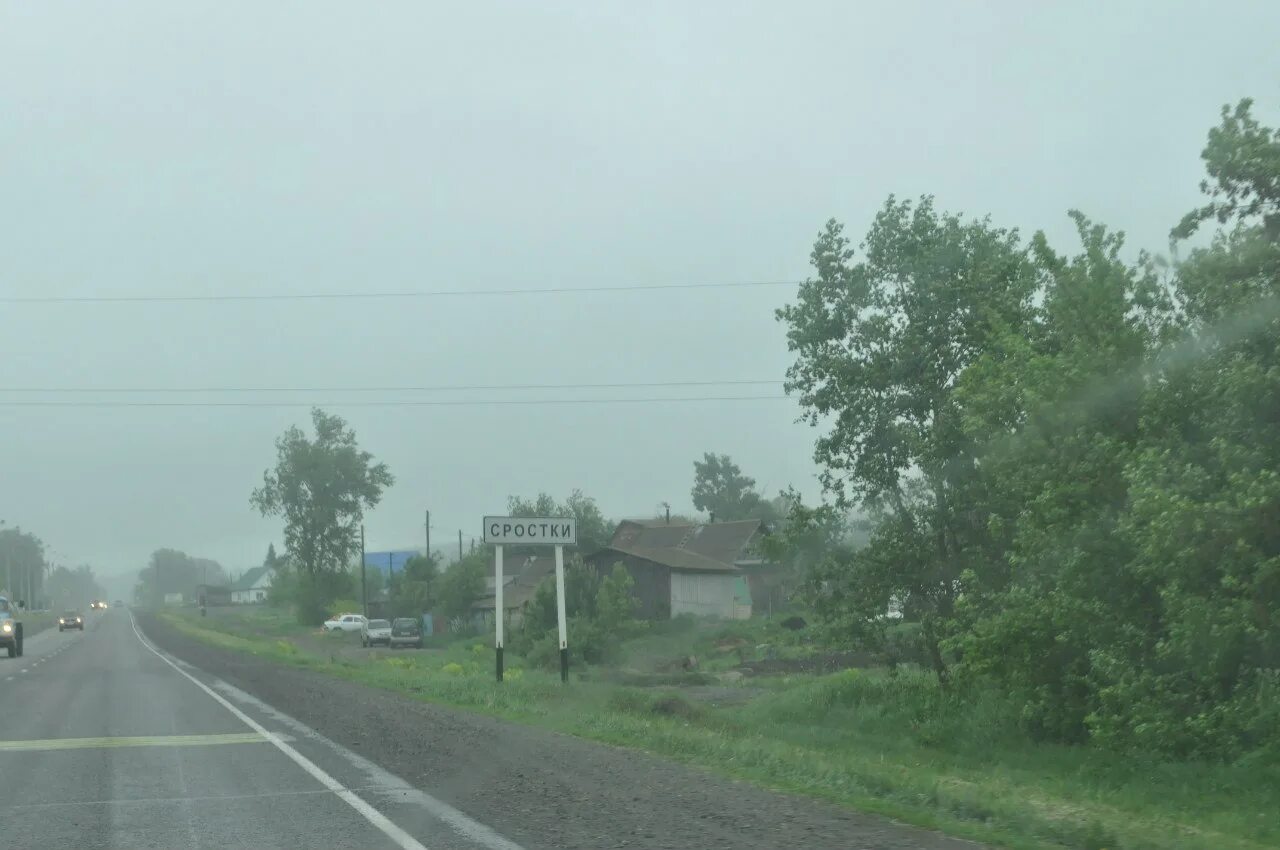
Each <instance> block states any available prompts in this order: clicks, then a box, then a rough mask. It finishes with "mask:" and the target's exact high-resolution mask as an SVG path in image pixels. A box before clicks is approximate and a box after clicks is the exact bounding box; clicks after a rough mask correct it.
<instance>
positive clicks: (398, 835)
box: [129, 611, 514, 850]
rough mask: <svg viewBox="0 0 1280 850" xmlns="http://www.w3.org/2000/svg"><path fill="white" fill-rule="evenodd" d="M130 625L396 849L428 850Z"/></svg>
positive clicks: (163, 657)
mask: <svg viewBox="0 0 1280 850" xmlns="http://www.w3.org/2000/svg"><path fill="white" fill-rule="evenodd" d="M129 623H130V625H132V626H133V633H134V634H135V635H136V636H137V638H138V640H139V641H140V642H141V643H142V645H143V646H145V647H146V648H147V649H148V650H149V651H150V652H151V653H153V654H154V655H155V656H156V657H157V658H159V659H160V660H161V661H163V662H164V663H165V664H168V665H169V666H170V667H172V668H173V669H174V670H177V671H178V672H179V673H181V674H182V675H183V676H185V677H186V678H187V679H188V680H189V681H190V682H191V683H192V684H193V685H195V686H196V687H197V688H199V689H200V690H202V691H204V692H205V693H206V694H208V695H209V696H210V697H211V698H212V699H213V700H214V701H215V702H217V703H218V704H219V705H221V706H222V707H223V708H225V709H226V710H227V711H229V712H231V713H232V714H234V715H235V716H236V718H237V719H239V720H240V722H242V723H244V724H245V725H246V726H248V727H249V728H250V729H252V730H253V731H255V732H257V733H258V734H259V735H261V736H262V737H264V738H266V739H267V741H269V742H270V743H271V744H272V745H274V746H275V748H276V749H278V750H279V751H280V752H282V753H284V754H285V755H286V756H288V757H289V758H290V759H291V760H292V761H293V762H294V764H296V765H298V767H300V768H302V769H303V770H304V771H306V772H307V773H308V774H310V775H311V777H312V778H313V779H315V780H316V781H317V782H319V783H320V784H321V785H323V786H324V787H325V788H327V789H329V790H330V791H332V792H333V793H334V795H335V796H337V797H340V798H341V799H342V800H343V801H344V802H345V803H346V804H347V805H349V806H351V808H353V809H355V810H356V811H357V812H359V813H360V814H361V815H362V816H363V817H364V819H365V820H367V821H369V823H371V824H373V825H374V826H375V827H377V828H378V829H379V830H381V831H382V833H383V834H384V835H386V836H387V837H388V838H390V839H391V840H392V841H393V842H395V843H396V845H397V846H399V847H400V848H402V850H427V848H426V846H424V845H423V844H421V843H420V842H419V841H418V839H416V838H414V837H413V836H412V835H410V834H409V833H407V832H405V831H404V830H403V829H401V828H400V827H399V826H397V825H396V823H395V822H394V821H392V820H391V819H390V818H388V817H387V816H386V815H384V814H383V813H382V812H380V811H378V810H377V809H375V808H374V807H373V806H371V805H369V803H367V802H365V800H364V798H362V797H360V796H359V795H358V794H356V793H355V792H354V791H352V790H350V789H349V788H347V787H345V786H344V785H343V784H342V783H341V782H339V781H338V780H336V779H334V778H333V777H332V776H330V775H329V774H328V773H326V772H325V771H324V770H323V769H322V768H321V767H320V766H319V765H317V764H316V763H315V762H313V761H312V760H311V759H309V758H307V757H306V756H304V755H303V754H302V753H300V752H298V751H297V750H295V749H294V748H293V747H291V746H289V745H288V744H286V743H285V742H284V741H282V740H281V739H280V736H278V735H276V734H275V733H274V732H272V731H271V730H269V729H267V728H266V727H265V726H263V725H262V724H261V723H259V722H258V721H256V720H254V719H253V718H252V717H250V716H249V715H247V714H245V713H244V712H243V711H241V710H240V709H239V708H236V707H235V706H234V705H232V704H231V703H230V702H229V701H228V700H227V698H226V697H224V696H222V695H221V694H219V693H217V692H215V691H214V690H213V689H212V688H210V687H209V686H208V685H206V684H205V683H204V682H202V681H200V680H199V679H197V678H196V677H195V676H192V675H191V674H190V673H188V672H187V671H186V670H183V669H182V668H181V667H179V666H178V665H177V664H175V663H174V662H173V661H171V660H170V659H169V657H168V656H166V655H165V654H164V653H162V652H160V650H158V649H156V648H155V647H154V646H152V645H151V644H150V643H149V642H148V641H147V639H146V638H145V637H143V636H142V632H140V631H138V622H137V620H135V619H134V617H133V612H132V611H130V612H129ZM442 805H443V804H442ZM458 814H460V815H461V814H462V813H461V812H459V813H458ZM463 817H466V816H465V815H463ZM513 846H514V845H513Z"/></svg>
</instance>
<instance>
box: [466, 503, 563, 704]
mask: <svg viewBox="0 0 1280 850" xmlns="http://www.w3.org/2000/svg"><path fill="white" fill-rule="evenodd" d="M484 542H485V543H490V544H492V545H493V620H494V642H493V646H494V652H495V653H496V656H497V673H498V681H499V682H501V681H502V626H503V622H502V621H503V619H504V616H505V614H506V611H505V609H504V608H503V600H502V595H503V594H502V589H503V587H502V586H503V584H504V578H503V575H502V549H503V546H508V545H516V546H554V547H555V550H556V619H557V621H558V626H559V629H560V681H562V682H568V681H569V634H568V628H567V624H566V621H565V611H564V547H565V546H574V545H576V544H577V542H578V523H577V521H576V520H575V519H574V518H573V517H509V516H487V517H485V518H484Z"/></svg>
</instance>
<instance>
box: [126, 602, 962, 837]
mask: <svg viewBox="0 0 1280 850" xmlns="http://www.w3.org/2000/svg"><path fill="white" fill-rule="evenodd" d="M138 622H139V625H140V626H141V627H142V628H143V630H144V631H145V632H146V634H147V637H148V638H150V639H151V640H152V641H153V642H154V643H155V644H156V645H157V646H159V647H160V648H162V649H164V650H165V651H166V652H169V653H171V654H173V655H175V656H177V657H178V658H181V659H182V660H184V661H186V662H188V663H190V664H193V665H195V666H196V667H199V668H201V669H203V670H205V671H207V672H208V673H211V674H213V675H215V676H218V677H220V678H222V679H224V680H226V681H227V682H229V683H231V684H233V685H235V686H236V687H238V688H241V689H242V690H245V691H247V692H249V693H251V694H253V695H254V696H256V697H258V698H259V699H261V700H263V701H265V702H267V703H269V704H271V705H273V706H275V707H276V708H277V709H279V710H281V711H283V712H285V713H287V714H290V715H292V716H293V717H295V718H297V719H298V720H300V721H302V722H303V723H305V724H307V725H308V726H310V727H311V728H312V729H314V730H316V731H317V732H319V733H320V734H322V735H324V736H326V737H328V738H330V739H331V740H333V741H335V742H337V743H339V744H342V745H343V746H346V747H348V748H350V749H352V750H354V751H356V752H359V753H360V754H362V755H363V756H365V757H366V758H368V759H370V760H372V761H374V762H375V763H377V764H378V765H380V766H381V767H383V768H385V769H386V770H389V771H391V772H392V773H395V774H397V775H398V776H400V777H402V778H403V779H405V780H406V781H408V782H410V783H413V784H415V785H417V786H418V787H419V788H421V789H423V790H424V791H427V792H428V793H430V794H432V795H434V796H436V797H438V798H440V799H442V800H445V801H446V802H448V803H450V804H451V805H453V806H455V807H457V808H458V809H461V810H462V811H464V812H466V813H467V814H468V815H470V816H471V817H473V818H475V819H477V820H479V821H481V822H483V823H486V824H489V825H490V826H492V827H493V828H495V829H497V830H499V831H500V832H502V833H503V834H505V835H507V836H509V837H511V838H512V839H513V840H516V841H518V842H520V843H521V844H522V845H523V846H524V847H526V848H528V850H535V848H581V850H597V848H599V850H603V848H621V847H627V848H655V850H656V848H730V847H732V848H736V850H755V849H756V848H759V850H763V848H790V847H796V848H805V850H811V849H812V848H863V850H907V848H912V850H962V848H963V850H974V848H976V847H978V846H979V845H976V844H973V843H971V842H968V841H964V840H961V839H956V838H950V837H947V836H944V835H941V834H938V833H934V832H928V831H925V830H921V829H917V828H914V827H908V826H903V825H900V824H897V823H894V822H892V821H889V820H886V819H884V818H881V817H878V816H875V815H867V814H862V813H859V812H854V811H850V810H847V809H843V808H840V807H837V806H834V805H829V804H825V803H822V802H820V801H816V800H810V799H807V798H802V797H794V796H790V795H786V794H779V793H774V792H771V791H767V790H764V789H761V788H757V787H754V786H752V785H748V784H745V783H740V782H734V781H732V780H728V779H724V778H722V777H719V776H716V775H713V774H711V773H708V772H704V771H700V770H698V769H696V768H692V767H688V766H685V765H680V764H675V763H672V762H669V761H666V760H664V759H661V758H657V757H655V756H650V755H647V754H645V753H642V752H637V751H633V750H624V749H620V748H616V747H611V746H608V745H605V744H598V743H595V742H591V741H585V740H581V739H578V738H573V737H570V736H566V735H561V734H558V733H555V732H551V731H548V730H545V729H538V728H535V727H530V726H522V725H519V724H515V723H509V722H506V721H502V720H498V719H495V718H490V717H485V716H482V715H476V714H470V713H467V712H464V711H459V710H456V709H451V708H446V707H443V706H437V705H432V704H430V703H426V702H423V701H421V700H416V699H412V698H410V697H406V696H403V695H400V694H396V693H392V692H390V691H384V690H379V689H376V688H370V687H367V686H365V685H361V684H358V683H355V682H349V681H345V680H342V679H337V678H333V677H330V676H326V675H324V674H323V673H319V672H316V671H313V670H306V669H301V668H294V667H288V666H285V665H279V664H275V663H273V662H271V661H267V660H264V659H261V658H258V657H254V656H251V655H247V654H243V653H238V652H234V651H231V650H226V649H221V648H218V647H213V646H209V645H207V644H204V643H201V642H200V641H198V640H196V639H194V638H191V637H189V636H187V635H184V634H182V633H180V632H178V631H176V630H175V629H173V628H172V627H170V626H168V625H166V624H164V623H163V622H161V621H159V620H157V619H155V618H154V617H151V616H149V615H145V614H140V615H139V616H138ZM356 718H358V720H357V719H356Z"/></svg>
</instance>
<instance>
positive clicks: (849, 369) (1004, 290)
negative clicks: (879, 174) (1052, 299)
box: [778, 197, 1035, 681]
mask: <svg viewBox="0 0 1280 850" xmlns="http://www.w3.org/2000/svg"><path fill="white" fill-rule="evenodd" d="M862 252H863V259H862V260H861V261H859V262H855V261H854V256H855V251H854V248H853V246H852V244H851V242H850V240H849V239H848V238H847V237H846V236H845V235H844V231H843V227H842V226H841V225H839V224H837V223H836V222H835V221H831V222H828V224H827V226H826V228H825V229H824V230H823V232H822V233H821V234H820V235H819V238H818V241H817V243H816V244H815V246H814V249H813V253H812V256H811V260H812V263H813V266H814V268H815V270H816V271H817V276H816V277H815V278H814V279H811V280H809V281H807V282H806V283H805V284H803V285H802V286H801V287H800V291H799V294H798V298H797V301H796V302H795V303H794V304H791V305H788V306H786V307H784V308H783V309H781V310H779V311H778V317H779V318H780V319H781V320H782V321H783V322H784V323H785V324H786V325H787V342H788V347H789V348H790V350H791V351H792V352H793V353H794V354H795V355H796V361H795V363H794V364H793V365H792V366H791V368H790V369H789V370H788V372H787V376H788V381H787V388H788V391H789V392H794V393H797V394H798V396H799V399H800V402H801V404H802V406H803V407H804V408H805V410H806V416H807V419H808V421H809V422H810V424H811V425H813V426H815V427H819V426H821V427H824V428H825V429H826V431H825V433H824V434H822V435H821V436H820V437H819V438H818V441H817V448H816V452H815V458H816V460H817V461H818V462H819V463H820V464H821V466H822V468H823V471H822V476H821V477H822V481H823V484H824V486H825V488H826V489H827V491H828V492H829V493H830V494H831V495H832V496H833V497H834V499H835V500H836V503H837V504H838V505H840V506H841V507H847V506H851V505H853V504H860V505H861V506H863V507H864V508H865V509H866V510H868V511H869V512H871V513H872V514H873V515H874V516H875V517H876V518H877V519H878V523H877V526H876V530H875V532H874V534H873V536H872V539H871V542H870V545H869V546H867V547H865V548H864V549H862V550H860V551H858V552H850V553H847V554H846V556H845V557H843V558H841V559H840V561H839V562H837V563H831V564H828V568H829V572H828V574H827V575H826V577H825V578H824V580H823V582H822V584H821V587H822V588H823V590H824V592H826V593H829V594H834V595H838V596H840V597H841V598H844V599H848V600H850V602H851V604H852V605H854V606H855V607H856V608H857V611H856V612H855V613H854V615H853V620H854V621H856V622H858V623H866V622H869V621H872V620H873V619H874V618H875V617H878V616H880V615H881V614H883V612H884V611H885V609H886V608H887V606H888V605H889V603H890V601H891V600H894V601H897V602H898V603H900V604H901V605H902V606H903V608H904V609H905V610H906V611H907V612H908V614H909V615H910V616H912V617H914V618H917V619H918V620H919V621H920V623H921V626H922V629H921V631H922V634H923V636H924V641H925V648H926V650H927V652H928V654H929V657H930V659H931V663H932V665H933V668H934V670H935V672H936V673H937V674H938V676H939V678H940V679H942V680H943V681H945V680H946V678H947V675H948V665H947V662H946V660H945V658H944V654H943V641H944V640H945V639H946V638H947V637H949V636H950V635H951V634H952V633H953V631H954V628H955V625H954V621H955V616H956V612H955V605H956V600H957V598H958V595H959V593H960V592H961V590H962V577H963V576H964V575H965V574H966V573H967V572H968V571H979V570H981V569H982V568H983V567H984V566H985V564H984V563H983V562H982V561H981V560H980V559H979V558H977V557H975V556H976V555H977V554H978V553H980V552H982V551H983V550H984V548H985V543H986V541H985V538H986V536H987V534H988V531H987V528H986V525H985V523H984V522H983V521H982V517H981V513H980V510H975V508H976V503H979V502H981V500H982V498H983V492H982V480H981V479H982V476H981V474H980V470H979V467H978V463H977V447H976V446H975V445H974V444H973V440H972V437H971V436H970V435H969V434H968V433H967V432H966V430H965V428H964V410H963V409H962V408H961V406H960V404H959V397H958V395H957V386H958V384H957V382H958V381H959V378H960V376H961V374H962V373H963V372H964V370H965V369H966V368H968V367H969V366H971V365H972V364H973V363H974V362H976V360H977V359H978V357H979V356H980V355H981V353H982V352H984V351H986V350H988V349H989V348H990V347H991V346H992V344H993V342H994V341H995V340H998V339H1001V338H1003V337H1004V336H1006V335H1007V334H1009V333H1011V332H1013V333H1017V332H1019V331H1021V330H1022V329H1023V328H1025V327H1026V325H1027V324H1028V321H1029V312H1030V307H1031V297H1032V294H1033V292H1034V290H1035V269H1034V267H1033V265H1032V264H1031V262H1030V261H1029V260H1028V258H1027V255H1026V251H1025V249H1024V248H1023V247H1022V246H1021V244H1020V243H1019V239H1018V235H1017V233H1016V232H1013V231H1008V230H1002V229H999V228H995V227H993V226H991V224H990V223H989V222H987V221H966V220H964V219H962V218H961V217H960V216H957V215H950V214H944V213H939V212H938V211H936V210H935V209H934V206H933V202H932V200H931V199H930V198H927V197H926V198H922V199H921V200H920V201H919V203H916V204H912V203H911V202H907V201H898V200H896V199H893V198H890V199H889V201H888V202H887V203H886V204H885V205H884V207H883V208H882V209H881V210H880V212H879V214H877V216H876V218H875V221H874V223H873V224H872V227H871V230H870V232H869V233H868V234H867V236H866V239H865V240H864V242H863V243H862ZM877 612H879V613H877ZM851 625H852V624H851ZM858 631H861V630H858ZM853 633H854V632H853V631H851V635H852V634H853Z"/></svg>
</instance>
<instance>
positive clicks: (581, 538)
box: [507, 490, 612, 555]
mask: <svg viewBox="0 0 1280 850" xmlns="http://www.w3.org/2000/svg"><path fill="white" fill-rule="evenodd" d="M507 513H509V514H510V515H511V516H518V517H537V516H552V517H570V516H571V517H573V518H574V519H575V520H577V526H578V545H577V547H576V551H578V552H580V553H582V554H584V555H590V554H591V553H593V552H596V551H597V550H599V549H600V548H602V547H603V546H604V545H605V544H607V543H608V542H609V536H610V535H611V534H612V526H611V523H609V522H608V521H607V520H606V519H605V518H604V514H602V513H600V508H599V506H597V505H596V500H595V499H593V498H591V497H590V496H587V495H585V494H584V493H583V492H582V491H581V490H574V491H573V492H572V493H570V494H569V498H567V499H565V500H564V502H561V503H557V502H556V500H555V499H553V498H552V497H551V496H549V495H548V494H546V493H539V494H538V495H537V498H534V499H522V498H520V497H519V496H511V497H509V498H508V499H507ZM568 548H569V550H570V552H572V551H574V550H575V547H568ZM516 551H518V549H517V550H516Z"/></svg>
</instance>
